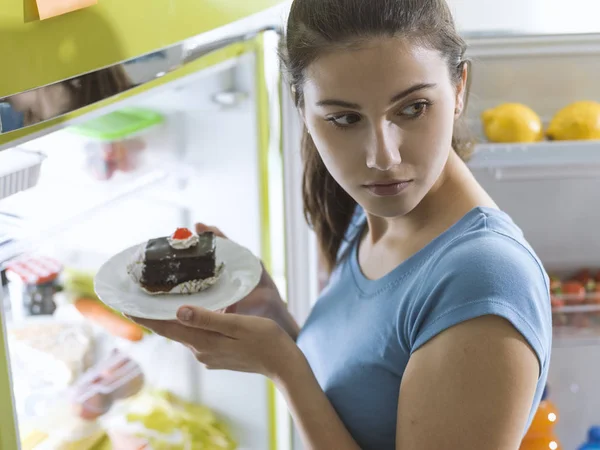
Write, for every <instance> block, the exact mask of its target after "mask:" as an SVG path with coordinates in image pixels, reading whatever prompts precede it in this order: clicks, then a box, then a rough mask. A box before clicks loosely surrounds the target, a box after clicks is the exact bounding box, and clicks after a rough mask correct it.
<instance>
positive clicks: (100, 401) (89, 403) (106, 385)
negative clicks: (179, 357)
mask: <svg viewBox="0 0 600 450" xmlns="http://www.w3.org/2000/svg"><path fill="white" fill-rule="evenodd" d="M143 386H144V375H143V373H142V371H141V368H140V366H139V365H138V364H137V363H135V362H134V361H133V360H131V359H130V358H129V357H127V356H125V355H123V354H122V353H121V352H120V351H118V350H114V351H113V353H112V354H111V355H110V356H109V357H108V359H106V360H105V361H102V362H101V363H99V364H98V365H96V366H95V367H93V368H92V369H90V370H89V371H88V372H86V374H85V375H84V376H83V377H81V379H80V380H79V381H78V382H77V384H76V385H75V386H73V388H72V389H71V390H70V396H71V403H72V404H73V405H74V406H75V410H76V413H77V415H78V416H79V417H81V418H82V419H85V420H95V419H97V418H98V417H100V416H102V415H104V414H106V413H107V412H108V411H109V410H110V409H111V407H112V406H113V404H114V403H115V402H116V401H117V400H122V399H126V398H128V397H131V396H133V395H135V394H137V393H138V392H139V391H140V390H141V389H142V387H143Z"/></svg>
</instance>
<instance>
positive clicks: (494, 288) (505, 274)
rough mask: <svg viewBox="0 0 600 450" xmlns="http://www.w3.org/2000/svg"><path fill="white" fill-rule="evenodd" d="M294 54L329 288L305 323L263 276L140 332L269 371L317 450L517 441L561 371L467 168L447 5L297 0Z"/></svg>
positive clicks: (523, 248)
mask: <svg viewBox="0 0 600 450" xmlns="http://www.w3.org/2000/svg"><path fill="white" fill-rule="evenodd" d="M283 53H284V56H283V57H284V62H285V64H286V67H287V69H288V72H289V76H290V81H291V86H292V91H293V92H294V95H295V97H296V102H297V106H298V108H299V110H300V112H301V114H302V117H303V118H304V123H305V127H306V129H305V135H304V140H303V151H304V158H305V174H304V201H305V208H306V214H307V217H308V219H309V221H310V223H311V224H312V226H313V227H314V229H315V231H316V233H317V236H318V239H319V243H320V247H321V251H322V254H323V257H324V260H325V261H326V262H327V265H328V267H329V268H330V270H331V276H330V279H329V283H328V286H327V287H326V289H325V290H324V292H323V293H322V296H321V298H320V299H319V301H318V302H317V304H316V306H315V307H314V310H313V311H312V313H311V315H310V317H309V318H308V321H307V323H306V324H305V325H304V327H303V328H302V330H299V329H298V326H297V325H296V323H295V322H294V320H293V319H292V318H291V316H290V315H289V314H288V313H287V311H286V309H285V306H284V303H283V302H282V300H281V298H280V296H279V293H278V292H277V289H276V288H275V286H274V284H273V282H272V280H271V279H270V277H269V276H268V274H267V273H266V272H265V273H264V275H263V279H262V281H261V283H260V285H259V287H258V288H257V289H256V290H255V291H254V292H253V293H252V294H251V295H250V296H249V297H248V298H246V299H244V300H242V301H241V302H240V303H239V304H238V305H236V307H235V308H232V310H230V311H228V312H230V314H218V313H213V312H208V311H205V310H201V309H197V308H182V309H181V310H180V311H179V319H180V320H179V321H178V322H152V321H140V322H141V323H143V324H144V325H146V326H148V327H150V328H152V329H154V330H155V331H156V332H158V333H159V334H162V335H164V336H167V337H169V338H171V339H175V340H178V341H180V342H182V343H184V344H186V345H188V346H189V347H190V348H191V349H192V350H193V352H194V353H195V354H196V356H197V358H198V360H199V361H200V362H202V363H204V364H206V365H207V366H208V367H209V368H213V369H229V370H237V371H247V372H255V373H261V374H264V375H265V376H267V377H270V378H271V379H272V380H273V381H274V382H275V383H276V385H277V386H278V388H279V389H280V390H281V392H282V393H283V394H284V395H285V397H286V398H287V401H288V404H289V407H290V410H291V412H292V415H293V417H294V419H295V422H296V425H297V427H298V429H299V430H300V432H301V434H302V436H303V439H304V442H305V444H306V448H309V449H323V450H331V449H340V450H346V449H348V450H350V449H359V448H360V449H372V450H392V449H398V450H429V449H449V450H450V449H452V450H455V449H460V450H482V449H496V450H516V449H518V447H519V444H520V441H521V438H522V436H523V434H524V433H525V431H526V429H527V427H528V425H529V423H530V421H531V418H532V415H533V414H534V412H535V409H536V407H537V405H538V402H539V400H540V396H541V394H542V390H543V387H544V384H545V381H546V377H547V372H548V365H549V361H550V349H551V315H550V299H549V292H548V291H549V288H548V280H547V277H546V275H545V271H544V269H543V267H542V265H541V263H540V261H539V260H538V258H537V257H536V255H535V253H534V252H533V250H532V249H531V247H530V246H529V245H528V243H527V242H526V240H525V238H524V237H523V234H522V232H521V231H520V229H519V228H518V227H517V225H515V224H514V223H513V221H512V220H511V219H510V217H509V216H507V215H506V214H505V213H504V212H502V211H500V210H499V209H498V207H497V206H496V205H495V203H494V201H493V200H492V199H491V198H490V197H489V196H488V195H487V194H486V192H485V191H484V190H483V189H482V187H481V186H480V185H479V184H478V183H477V181H476V180H475V179H474V177H473V176H472V174H471V173H470V172H469V170H468V169H467V166H466V165H465V163H464V162H463V158H465V157H466V156H467V154H468V148H469V146H468V145H466V143H465V142H463V141H461V139H460V136H459V135H458V134H457V133H456V128H457V123H458V120H459V117H460V115H461V113H462V112H463V110H464V107H465V103H466V96H467V90H468V89H467V85H468V83H467V80H468V64H467V63H466V61H465V59H464V54H465V43H464V42H463V40H462V39H461V38H460V37H459V35H458V34H457V32H456V30H455V26H454V23H453V19H452V16H451V13H450V11H449V8H448V6H447V5H446V3H445V1H444V0H369V1H365V0H295V1H294V3H293V5H292V8H291V13H290V16H289V23H288V29H287V41H286V48H285V51H284V52H283ZM209 228H210V229H213V230H216V229H214V228H211V227H206V226H205V225H198V231H204V230H206V229H209ZM216 231H218V230H216ZM234 312H235V313H234Z"/></svg>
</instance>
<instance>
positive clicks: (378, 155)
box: [302, 38, 465, 218]
mask: <svg viewBox="0 0 600 450" xmlns="http://www.w3.org/2000/svg"><path fill="white" fill-rule="evenodd" d="M464 84H465V83H464V81H463V83H461V85H460V86H458V88H457V86H456V84H455V83H454V82H453V81H452V79H451V77H450V74H449V71H448V66H447V63H446V61H445V60H444V59H443V57H442V56H441V55H440V54H439V53H438V52H436V51H434V50H429V49H426V48H423V47H419V46H413V45H410V44H409V43H407V42H406V41H405V40H403V39H400V38H377V39H372V40H371V41H369V42H368V43H367V44H366V45H364V46H361V47H360V49H355V50H342V51H338V52H332V53H328V54H327V55H325V56H322V57H321V58H319V59H317V60H316V61H315V62H313V63H312V64H311V65H310V66H309V68H308V69H307V73H306V83H305V85H304V106H303V109H302V113H303V117H304V120H305V123H306V126H307V128H308V131H309V132H310V134H311V136H312V139H313V141H314V143H315V145H316V147H317V149H318V151H319V154H320V155H321V158H322V160H323V162H324V163H325V166H326V167H327V169H328V170H329V172H330V173H331V175H332V176H333V177H334V178H335V180H336V181H337V182H338V183H339V184H340V186H342V187H343V188H344V189H345V190H346V192H348V194H350V195H351V196H352V197H353V198H354V199H355V200H356V201H357V203H359V204H360V205H361V206H362V207H363V208H364V209H365V210H366V211H368V212H369V213H371V214H374V215H376V216H379V217H389V218H391V217H397V216H402V215H405V214H407V213H409V212H410V211H412V210H413V209H414V208H415V207H416V206H417V205H418V204H419V203H420V202H421V200H422V199H423V198H424V197H425V195H426V194H427V193H428V192H429V191H430V190H431V189H432V187H433V186H434V184H435V183H436V181H437V180H438V178H439V177H440V175H441V174H442V171H443V169H444V167H445V165H446V161H447V160H448V156H449V154H450V151H451V141H452V133H453V127H454V121H455V118H456V117H457V113H456V110H457V108H458V110H460V109H462V97H463V95H462V94H463V92H464Z"/></svg>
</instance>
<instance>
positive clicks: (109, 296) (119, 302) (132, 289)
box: [94, 237, 262, 320]
mask: <svg viewBox="0 0 600 450" xmlns="http://www.w3.org/2000/svg"><path fill="white" fill-rule="evenodd" d="M140 245H143V244H140ZM138 248H139V245H135V246H133V247H130V248H128V249H127V250H124V251H122V252H121V253H118V254H116V255H115V256H113V257H112V258H111V259H109V260H108V261H107V262H105V263H104V264H103V265H102V267H101V268H100V270H99V271H98V273H97V275H96V278H95V280H94V287H95V289H96V294H98V297H100V300H102V301H103V302H104V303H105V304H106V305H108V306H109V307H111V308H113V309H115V310H117V311H119V312H121V313H124V314H127V315H129V316H133V317H139V318H142V319H155V320H175V319H176V318H177V310H178V309H179V308H180V307H182V306H185V305H189V306H198V307H202V308H205V309H208V310H211V311H216V310H219V309H222V308H227V307H228V306H231V305H233V304H234V303H237V302H238V301H239V300H241V299H243V298H244V297H246V296H247V295H248V294H249V293H250V292H252V290H254V288H255V287H256V286H257V284H258V282H259V280H260V276H261V273H262V266H261V264H260V261H259V260H258V258H256V256H254V255H253V254H252V252H250V251H249V250H248V249H246V248H244V247H242V246H241V245H238V244H236V243H235V242H232V241H229V240H227V239H223V238H220V237H217V255H216V256H217V264H220V263H222V262H224V263H225V269H224V270H223V273H222V274H221V276H220V277H219V280H218V281H217V283H216V284H214V285H213V286H211V287H210V288H208V289H206V290H205V291H201V292H198V293H196V294H191V295H185V294H166V295H150V294H147V293H145V292H144V291H143V290H142V289H141V288H140V286H139V285H138V284H137V283H136V282H134V281H133V280H132V279H131V277H130V276H129V275H128V273H127V265H128V264H129V262H130V261H131V260H132V258H134V256H135V253H136V251H137V249H138Z"/></svg>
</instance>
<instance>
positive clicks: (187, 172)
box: [0, 38, 286, 450]
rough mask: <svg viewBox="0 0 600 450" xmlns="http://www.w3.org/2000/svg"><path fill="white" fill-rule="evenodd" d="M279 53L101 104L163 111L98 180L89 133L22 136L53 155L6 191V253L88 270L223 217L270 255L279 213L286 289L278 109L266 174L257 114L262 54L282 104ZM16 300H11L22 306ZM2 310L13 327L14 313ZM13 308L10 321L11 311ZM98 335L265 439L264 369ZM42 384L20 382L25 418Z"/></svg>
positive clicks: (246, 440)
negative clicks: (24, 185) (119, 166)
mask: <svg viewBox="0 0 600 450" xmlns="http://www.w3.org/2000/svg"><path fill="white" fill-rule="evenodd" d="M267 39H268V38H267ZM273 57H274V52H271V54H269V55H268V56H267V57H266V61H263V60H262V59H260V60H258V61H257V58H256V56H255V54H254V53H246V54H244V55H242V56H240V57H238V58H235V59H233V60H230V61H226V62H224V63H221V64H219V65H218V66H216V67H212V68H209V69H206V70H203V71H202V72H199V73H195V74H192V75H189V76H186V77H185V78H183V79H180V80H177V81H175V82H172V83H169V84H167V85H165V86H163V87H160V88H156V89H154V90H152V91H149V92H148V93H146V94H143V95H140V96H138V97H134V98H131V99H128V100H125V101H122V102H118V103H117V104H116V105H114V106H111V107H108V108H106V109H104V110H102V111H100V113H101V114H105V113H108V112H110V111H112V110H116V109H120V108H123V107H129V106H134V107H143V108H148V109H150V110H153V111H156V112H159V113H160V114H161V115H163V116H164V118H165V121H164V123H163V124H161V125H159V126H158V127H157V128H156V129H154V130H152V131H149V133H148V135H147V136H145V137H144V139H146V142H147V148H146V149H145V150H144V153H145V155H144V156H145V159H144V162H143V163H142V166H141V167H139V168H137V169H136V170H135V171H133V172H130V173H123V172H117V173H115V174H114V176H113V177H112V178H111V179H110V180H107V181H99V180H95V179H94V178H93V176H92V174H91V173H90V170H88V169H86V166H85V162H86V150H85V145H86V143H87V140H86V139H84V138H82V137H80V136H75V135H73V134H72V133H70V132H69V131H68V130H58V131H56V132H53V133H52V134H50V135H47V136H45V137H42V138H39V139H35V140H32V141H30V142H26V143H24V144H23V145H21V146H20V148H25V149H29V150H35V151H39V152H42V153H44V154H45V155H46V156H47V159H46V160H45V161H44V163H43V165H42V172H41V177H40V180H39V183H38V185H37V186H36V187H35V188H33V189H30V190H27V191H24V192H22V193H19V194H16V195H14V196H12V197H8V198H6V199H3V200H1V201H0V217H2V220H3V223H4V225H3V227H4V226H5V227H6V228H5V229H9V230H10V231H9V235H10V233H11V232H12V233H13V234H12V235H11V237H13V238H15V242H17V243H18V245H17V246H15V245H14V242H13V243H12V244H10V243H9V244H8V245H5V246H1V247H0V260H2V261H5V260H6V259H7V258H8V257H10V256H13V254H14V253H16V252H22V251H31V252H34V253H35V254H43V255H46V256H50V257H54V258H56V259H58V260H59V261H61V262H63V263H64V264H66V265H69V266H71V267H76V268H80V269H83V270H86V269H87V270H92V271H93V270H97V269H98V268H99V265H100V264H102V263H103V262H104V261H105V260H106V259H108V258H109V257H110V256H112V255H113V254H114V253H117V252H119V251H121V250H123V249H124V248H127V247H130V246H132V245H135V244H137V243H140V242H142V241H144V240H147V239H149V238H153V237H157V236H164V235H169V234H171V233H172V232H173V231H174V229H175V228H176V227H182V226H183V227H191V226H193V224H194V223H195V222H203V223H206V224H211V225H216V226H218V227H219V228H220V229H221V230H222V231H223V232H224V233H225V234H226V235H227V236H228V237H229V238H231V239H232V240H234V241H236V242H238V243H240V244H241V245H244V246H245V247H247V248H248V249H250V250H251V251H252V252H253V253H254V254H256V255H257V256H259V257H266V255H263V254H261V253H262V251H263V249H264V248H265V247H264V246H263V242H262V239H263V236H264V234H263V232H264V229H265V227H270V226H271V225H273V227H272V231H271V235H270V237H271V239H270V242H271V249H270V255H269V259H270V261H271V264H272V269H273V272H274V275H275V279H276V282H277V283H278V285H279V287H280V288H281V290H282V292H285V290H286V283H285V273H284V269H285V261H284V257H285V256H284V255H285V253H284V246H283V241H284V218H283V215H284V210H283V180H282V177H281V174H282V170H283V169H282V165H281V161H280V160H279V158H278V155H279V151H277V150H278V148H279V140H278V139H279V135H278V134H277V133H278V131H277V130H278V122H277V121H278V120H279V119H278V117H279V116H278V114H277V113H275V114H269V116H270V117H269V120H270V121H271V122H270V124H269V126H270V128H271V136H270V144H269V145H270V148H269V152H268V154H269V155H270V156H269V161H268V165H269V169H270V170H269V173H268V174H265V173H261V160H260V158H259V145H260V144H259V123H258V120H257V112H258V106H257V105H258V101H259V100H258V99H257V96H258V91H257V89H258V86H259V83H258V82H257V74H258V70H257V68H258V64H259V63H261V64H267V65H269V64H270V65H269V66H268V67H267V68H266V69H265V76H266V78H267V84H268V89H270V91H269V92H268V95H269V99H270V102H271V104H270V105H269V107H270V108H271V109H272V111H276V110H277V109H275V108H277V103H276V102H277V97H276V94H277V92H276V89H275V88H274V86H276V85H275V84H274V83H276V82H277V77H278V73H279V72H278V70H277V68H276V66H274V64H275V62H274V61H275V60H274V59H273ZM134 70H138V72H139V70H143V69H140V68H139V67H134ZM100 113H94V115H98V114H100ZM86 119H89V117H86ZM273 150H276V151H275V152H273ZM265 177H266V178H267V179H265ZM261 186H267V187H268V190H269V192H272V194H271V195H270V197H269V205H268V206H269V214H268V215H267V217H268V219H269V223H264V220H263V219H264V216H265V215H264V214H263V212H262V211H263V210H262V208H263V206H264V205H263V204H261V196H263V197H264V191H261ZM9 224H10V227H9ZM12 303H13V305H12V308H13V309H16V308H18V307H19V305H18V302H15V301H14V300H13V301H12ZM59 310H60V308H59ZM65 311H66V312H65ZM5 314H6V317H8V318H9V320H8V322H9V329H10V326H11V319H10V317H11V313H10V312H9V311H5ZM57 314H58V311H57ZM61 314H62V315H64V316H65V317H67V318H68V319H69V320H71V319H72V318H73V317H74V316H73V314H74V312H73V311H72V308H70V307H65V308H63V309H62V310H61ZM13 316H14V315H13ZM13 319H14V320H13V321H12V322H13V324H14V322H15V321H17V318H16V316H14V317H13ZM95 331H98V330H95ZM99 336H101V337H99V338H98V339H101V340H102V342H103V344H102V345H103V346H104V345H109V346H116V347H119V348H121V349H123V350H124V351H126V352H127V353H128V354H129V355H131V356H132V357H133V358H134V359H135V360H136V361H137V362H138V363H140V364H141V366H142V369H143V372H144V375H145V378H146V381H147V384H148V385H151V386H152V387H154V388H161V389H166V390H169V391H171V392H173V393H175V394H177V395H179V396H181V397H182V398H184V399H185V400H187V401H191V402H199V403H201V404H202V405H205V406H207V407H209V408H211V409H212V410H213V411H214V412H215V413H217V414H218V415H219V416H220V417H221V418H222V419H224V420H225V422H226V423H227V424H228V425H229V426H230V427H231V430H232V432H233V434H234V437H235V439H236V441H237V442H238V443H239V447H238V448H239V449H261V450H262V449H267V448H269V447H270V445H271V442H272V436H271V433H272V431H273V430H272V425H273V417H272V416H271V414H272V410H271V404H270V402H271V399H270V393H269V389H270V388H269V386H268V384H267V382H266V380H265V379H264V377H262V376H258V375H250V374H241V373H235V372H227V371H208V370H206V369H204V368H203V367H202V366H201V365H200V364H198V363H197V362H196V361H195V359H194V357H193V355H192V354H191V352H189V351H188V350H187V349H186V348H184V347H183V346H181V345H179V344H176V343H173V342H170V341H167V340H165V339H162V338H160V337H157V336H149V337H146V338H144V339H143V340H142V341H140V342H139V343H131V342H128V341H125V340H122V339H119V338H112V337H109V336H107V335H106V333H101V332H99ZM106 342H108V344H106ZM27 394H29V395H30V396H31V397H30V396H28V395H27ZM35 394H36V393H35V392H24V393H23V392H16V403H17V409H18V411H19V412H20V413H22V417H21V419H24V418H25V417H26V416H27V415H28V414H32V413H33V412H32V411H33V410H32V408H31V407H29V408H28V406H30V405H29V404H28V400H30V399H31V398H32V397H33V396H34V395H35ZM21 422H22V423H25V422H26V421H25V420H21Z"/></svg>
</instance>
